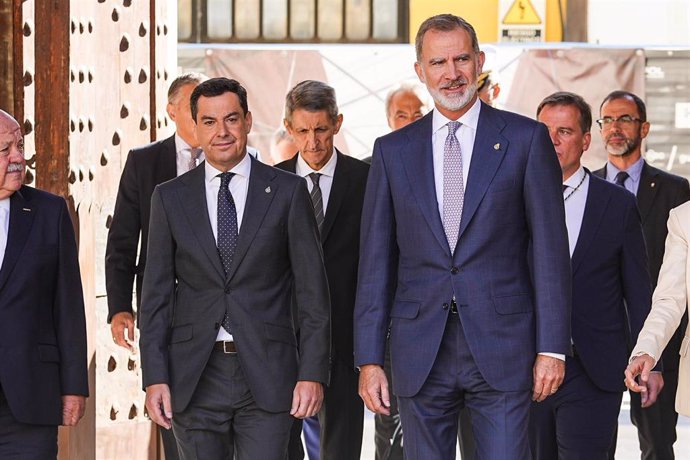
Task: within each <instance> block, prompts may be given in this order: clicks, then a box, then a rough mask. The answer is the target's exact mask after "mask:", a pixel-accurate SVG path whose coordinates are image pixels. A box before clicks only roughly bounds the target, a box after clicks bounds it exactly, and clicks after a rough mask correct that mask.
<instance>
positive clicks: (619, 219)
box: [571, 175, 652, 392]
mask: <svg viewBox="0 0 690 460" xmlns="http://www.w3.org/2000/svg"><path fill="white" fill-rule="evenodd" d="M571 265H572V272H573V308H572V322H571V324H572V326H571V327H572V338H573V343H574V346H575V350H576V351H577V353H578V355H579V356H580V360H581V361H582V364H583V366H584V368H585V371H586V372H587V375H589V377H590V378H591V379H592V381H593V382H594V383H595V384H596V385H597V387H599V388H600V389H602V390H604V391H612V392H617V391H620V392H622V391H624V390H625V385H624V383H623V379H621V378H620V376H621V375H623V371H624V370H625V367H626V365H627V362H628V356H629V352H630V349H629V348H628V344H627V337H628V335H631V336H632V340H633V343H634V342H635V341H636V340H637V336H638V334H639V333H640V330H641V329H642V325H643V324H644V320H645V318H646V317H647V315H648V314H649V309H650V305H651V298H652V290H651V284H650V281H649V272H648V268H647V254H646V251H645V243H644V237H643V235H642V226H641V223H640V215H639V213H638V210H637V206H636V203H635V197H634V196H633V194H632V193H630V192H628V191H627V190H624V189H622V188H621V187H619V186H617V185H614V184H610V183H607V182H606V181H605V180H602V179H600V178H598V177H594V176H592V175H590V179H589V191H588V194H587V201H586V204H585V212H584V215H583V218H582V226H581V228H580V233H579V235H578V239H577V244H576V246H575V250H574V252H573V256H572V261H571ZM626 311H627V313H626Z"/></svg>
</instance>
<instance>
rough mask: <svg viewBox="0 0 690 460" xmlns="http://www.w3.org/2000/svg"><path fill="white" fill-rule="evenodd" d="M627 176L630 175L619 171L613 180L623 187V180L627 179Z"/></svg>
mask: <svg viewBox="0 0 690 460" xmlns="http://www.w3.org/2000/svg"><path fill="white" fill-rule="evenodd" d="M628 177H630V175H629V174H628V173H627V172H625V171H621V172H619V173H618V174H616V178H615V179H614V181H615V183H616V185H620V186H621V187H623V188H625V181H626V180H628Z"/></svg>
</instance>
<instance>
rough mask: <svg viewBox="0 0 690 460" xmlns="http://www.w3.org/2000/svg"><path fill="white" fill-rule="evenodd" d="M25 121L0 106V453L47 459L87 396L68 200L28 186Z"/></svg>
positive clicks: (81, 316) (81, 411) (83, 332)
mask: <svg viewBox="0 0 690 460" xmlns="http://www.w3.org/2000/svg"><path fill="white" fill-rule="evenodd" d="M25 169H26V161H25V160H24V139H23V138H22V133H21V129H20V127H19V123H17V121H16V120H15V119H14V118H12V117H11V116H10V115H9V114H7V113H6V112H3V111H2V110H0V458H3V459H7V458H21V459H49V458H55V457H56V456H57V451H58V443H57V434H58V425H66V426H74V425H76V424H77V422H79V420H80V419H81V418H82V416H83V415H84V408H85V405H86V397H87V396H88V393H89V389H88V375H87V372H88V371H87V356H86V320H85V318H84V297H83V294H82V287H81V277H80V275H79V259H78V255H77V244H76V242H75V238H74V229H73V227H72V221H71V219H70V216H69V211H68V210H67V204H66V203H65V200H64V199H62V197H59V196H55V195H53V194H50V193H47V192H44V191H41V190H36V189H35V188H32V187H28V186H26V185H23V182H24V172H25Z"/></svg>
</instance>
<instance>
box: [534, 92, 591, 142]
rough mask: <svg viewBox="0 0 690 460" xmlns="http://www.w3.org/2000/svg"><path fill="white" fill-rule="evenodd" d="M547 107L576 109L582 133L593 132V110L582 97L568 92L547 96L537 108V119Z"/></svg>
mask: <svg viewBox="0 0 690 460" xmlns="http://www.w3.org/2000/svg"><path fill="white" fill-rule="evenodd" d="M547 105H564V106H573V107H575V108H576V109H577V110H578V111H579V112H580V128H581V129H582V132H583V133H588V132H590V131H591V130H592V108H591V107H590V106H589V104H587V101H585V100H584V98H583V97H582V96H580V95H578V94H575V93H570V92H568V91H558V92H556V93H553V94H552V95H550V96H546V97H545V98H544V100H543V101H541V102H540V103H539V107H537V118H539V114H540V113H541V111H542V109H543V108H544V107H546V106H547Z"/></svg>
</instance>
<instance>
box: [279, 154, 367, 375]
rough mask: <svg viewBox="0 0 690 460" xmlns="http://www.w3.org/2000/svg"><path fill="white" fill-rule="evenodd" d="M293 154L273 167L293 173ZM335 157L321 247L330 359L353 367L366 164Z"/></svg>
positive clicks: (342, 156)
mask: <svg viewBox="0 0 690 460" xmlns="http://www.w3.org/2000/svg"><path fill="white" fill-rule="evenodd" d="M297 155H299V154H297ZM297 155H295V156H294V157H292V158H291V159H289V160H286V161H284V162H282V163H279V164H277V165H275V166H276V168H279V169H283V170H285V171H290V172H293V173H294V172H295V170H296V165H297ZM336 155H337V156H338V159H337V162H336V166H335V174H334V175H333V186H332V187H331V192H330V195H329V198H328V209H326V213H325V217H324V222H323V229H322V235H321V244H322V246H323V258H324V263H325V265H326V274H327V276H328V287H329V290H330V294H331V325H332V328H331V329H332V330H331V340H332V342H331V352H332V359H340V360H342V361H343V362H344V363H346V364H347V365H348V366H351V367H354V358H353V348H352V326H353V322H352V321H353V320H352V315H353V312H354V308H355V295H356V294H357V267H358V265H359V228H360V227H359V224H360V220H361V218H362V204H363V202H364V191H365V189H366V186H367V175H368V174H369V165H367V164H366V163H364V162H362V161H360V160H357V159H355V158H352V157H349V156H346V155H343V154H342V153H341V152H339V151H336Z"/></svg>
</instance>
